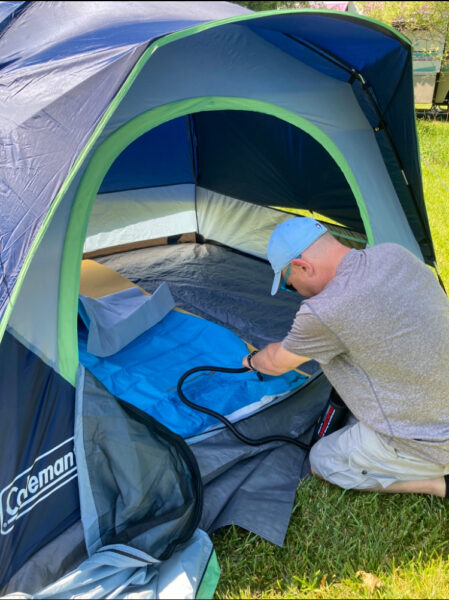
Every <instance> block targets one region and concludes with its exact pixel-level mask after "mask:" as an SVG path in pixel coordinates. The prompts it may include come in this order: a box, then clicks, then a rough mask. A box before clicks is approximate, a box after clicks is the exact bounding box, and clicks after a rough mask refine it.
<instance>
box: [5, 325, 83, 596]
mask: <svg viewBox="0 0 449 600" xmlns="http://www.w3.org/2000/svg"><path fill="white" fill-rule="evenodd" d="M18 374H20V376H19V377H18ZM0 398H1V399H2V407H1V415H2V419H1V422H2V435H1V437H0V456H2V457H3V458H6V457H7V460H6V461H5V460H3V461H2V470H1V480H2V486H1V492H0V517H1V537H0V542H1V543H0V589H1V587H2V586H3V585H4V584H5V583H6V582H7V581H8V580H9V578H10V577H11V576H12V575H13V574H14V573H15V572H16V571H17V570H18V569H19V568H20V567H21V566H22V564H23V563H24V562H25V561H26V560H27V559H28V558H29V557H30V556H32V555H33V554H34V553H35V552H36V551H37V550H39V549H40V548H41V547H42V546H44V545H45V544H46V543H48V542H50V541H51V540H52V539H54V538H55V537H56V536H57V535H59V534H60V533H62V532H63V531H65V530H66V529H67V527H70V525H72V524H73V523H74V522H75V521H77V520H78V519H79V516H80V512H79V499H78V482H77V478H76V477H77V472H76V461H75V455H74V450H73V425H74V402H75V390H74V388H73V387H72V386H71V385H70V384H68V383H67V382H66V381H65V380H64V379H63V378H62V377H61V376H60V375H58V374H57V373H55V372H54V371H53V369H51V368H50V367H49V366H48V365H46V364H45V363H44V362H43V361H42V360H41V359H39V358H38V357H37V356H36V355H35V354H34V353H33V352H31V351H30V350H28V349H27V348H26V347H25V346H23V345H22V344H21V343H20V342H18V341H17V340H16V339H15V338H14V337H13V336H12V335H10V334H9V333H6V334H5V337H4V340H3V342H2V344H1V346H0ZM55 491H56V492H57V493H54V492H55Z"/></svg>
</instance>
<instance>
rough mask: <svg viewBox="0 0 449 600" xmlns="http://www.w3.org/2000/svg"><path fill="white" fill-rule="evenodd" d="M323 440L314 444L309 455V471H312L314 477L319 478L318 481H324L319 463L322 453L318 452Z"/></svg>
mask: <svg viewBox="0 0 449 600" xmlns="http://www.w3.org/2000/svg"><path fill="white" fill-rule="evenodd" d="M323 441H324V440H319V441H318V442H316V443H315V444H314V445H313V446H312V448H311V450H310V453H309V461H310V470H311V471H312V475H315V477H319V478H320V479H324V477H323V475H322V469H321V462H322V458H323V456H322V453H321V452H320V444H322V442H323Z"/></svg>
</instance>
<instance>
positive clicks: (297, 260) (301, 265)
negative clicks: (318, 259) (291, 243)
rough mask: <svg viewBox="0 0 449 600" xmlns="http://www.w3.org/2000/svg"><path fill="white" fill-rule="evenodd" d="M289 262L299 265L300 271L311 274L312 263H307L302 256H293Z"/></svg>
mask: <svg viewBox="0 0 449 600" xmlns="http://www.w3.org/2000/svg"><path fill="white" fill-rule="evenodd" d="M291 263H292V265H295V267H299V268H300V269H301V270H302V271H306V272H307V273H308V274H309V275H312V274H313V271H314V269H313V265H312V264H311V263H309V261H307V260H304V259H303V258H294V259H293V260H292V261H291Z"/></svg>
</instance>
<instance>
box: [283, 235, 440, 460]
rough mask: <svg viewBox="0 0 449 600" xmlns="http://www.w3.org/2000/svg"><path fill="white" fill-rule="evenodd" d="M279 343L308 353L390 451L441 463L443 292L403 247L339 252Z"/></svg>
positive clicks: (296, 350)
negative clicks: (331, 273) (330, 274)
mask: <svg viewBox="0 0 449 600" xmlns="http://www.w3.org/2000/svg"><path fill="white" fill-rule="evenodd" d="M282 344H283V346H284V348H286V349H287V350H289V351H290V352H294V353H296V354H299V355H303V356H308V357H309V358H313V359H315V360H317V361H318V362H319V363H320V365H321V367H322V369H323V372H324V374H325V375H326V376H327V378H328V379H329V381H330V382H331V383H332V385H333V386H334V387H335V389H336V390H337V392H338V393H339V394H340V396H341V397H342V398H343V400H344V401H345V402H346V404H347V406H348V407H349V409H350V410H351V411H352V413H353V414H354V415H355V416H356V417H357V419H359V420H360V421H362V422H363V423H365V424H366V425H368V426H369V427H371V428H372V429H374V430H375V431H377V432H379V433H381V434H384V435H386V436H388V437H389V438H390V439H391V443H392V444H393V446H394V447H395V448H397V449H398V450H399V451H400V450H401V449H402V450H404V451H406V452H408V453H411V454H413V455H416V456H420V457H422V458H426V459H428V460H430V461H431V462H435V463H439V464H443V465H445V464H449V300H448V298H447V296H446V294H445V293H444V291H443V290H442V288H441V286H440V285H439V283H438V281H437V279H436V277H435V275H434V274H433V273H432V271H431V270H430V269H429V268H428V267H427V266H425V265H424V264H423V263H422V262H421V261H420V260H418V259H417V258H416V257H415V256H414V255H413V254H411V253H410V252H409V251H408V250H405V249H404V248H402V247H401V246H399V245H397V244H390V243H388V244H379V245H377V246H374V247H373V248H369V249H366V250H351V251H350V252H348V254H346V255H345V256H344V258H343V259H342V261H341V262H340V264H339V266H338V269H337V273H336V275H335V277H334V279H332V280H331V281H330V282H329V283H328V285H327V286H326V287H325V288H324V290H323V291H322V292H320V293H319V294H317V295H316V296H314V297H312V298H309V299H307V300H304V301H303V302H302V305H301V307H300V309H299V311H298V313H297V314H296V317H295V320H294V322H293V325H292V328H291V331H290V333H289V334H288V335H287V337H286V338H285V339H284V340H283V342H282Z"/></svg>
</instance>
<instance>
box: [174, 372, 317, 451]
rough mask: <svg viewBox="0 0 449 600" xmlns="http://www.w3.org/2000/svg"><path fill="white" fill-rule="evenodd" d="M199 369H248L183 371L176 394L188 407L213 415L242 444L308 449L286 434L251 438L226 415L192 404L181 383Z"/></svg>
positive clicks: (308, 446) (308, 445) (307, 446)
mask: <svg viewBox="0 0 449 600" xmlns="http://www.w3.org/2000/svg"><path fill="white" fill-rule="evenodd" d="M199 371H217V372H219V373H245V371H249V369H247V368H246V367H241V368H240V369H230V368H227V367H195V368H194V369H190V371H187V372H186V373H184V375H182V376H181V377H180V379H179V381H178V395H179V397H180V398H181V400H182V401H183V402H184V404H186V405H187V406H189V407H190V408H193V409H194V410H198V411H200V412H203V413H205V414H206V415H210V416H211V417H215V418H216V419H218V420H219V421H221V422H222V423H223V424H224V425H226V427H228V429H230V430H231V431H232V433H233V434H234V435H235V436H236V437H237V438H238V439H239V440H240V441H241V442H243V443H244V444H249V445H250V446H260V445H262V444H268V443H269V442H288V443H289V444H295V445H296V446H299V447H300V448H302V450H310V448H311V444H305V443H304V442H300V441H299V440H297V439H296V438H293V437H289V436H286V435H269V436H267V437H263V438H258V439H256V440H255V439H253V438H249V437H247V436H246V435H243V433H240V431H239V430H238V429H237V428H236V427H235V425H233V424H232V423H231V422H230V421H229V420H228V419H226V417H223V415H221V414H220V413H217V412H215V411H214V410H211V409H210V408H205V407H204V406H199V405H198V404H194V403H193V402H191V401H190V400H188V399H187V398H186V397H185V395H184V392H183V391H182V384H183V383H184V381H185V380H186V379H187V377H189V376H190V375H192V374H193V373H198V372H199Z"/></svg>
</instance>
